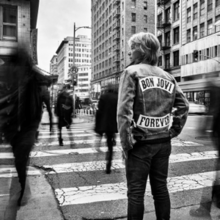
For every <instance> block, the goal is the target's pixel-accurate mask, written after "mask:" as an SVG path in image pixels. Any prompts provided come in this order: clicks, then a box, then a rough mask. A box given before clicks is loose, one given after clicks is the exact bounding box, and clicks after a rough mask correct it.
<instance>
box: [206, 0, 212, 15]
mask: <svg viewBox="0 0 220 220" xmlns="http://www.w3.org/2000/svg"><path fill="white" fill-rule="evenodd" d="M207 11H208V12H209V11H212V0H208V5H207Z"/></svg>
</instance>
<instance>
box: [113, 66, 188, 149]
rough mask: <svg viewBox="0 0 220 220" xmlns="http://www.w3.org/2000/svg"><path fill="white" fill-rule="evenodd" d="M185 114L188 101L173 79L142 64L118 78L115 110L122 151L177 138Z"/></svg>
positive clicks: (163, 72) (159, 70)
mask: <svg viewBox="0 0 220 220" xmlns="http://www.w3.org/2000/svg"><path fill="white" fill-rule="evenodd" d="M174 108H175V109H176V111H175V114H174V116H173V122H172V125H171V126H170V123H171V113H172V110H173V109H174ZM188 110H189V104H188V101H187V99H186V98H185V96H184V94H183V92H182V90H181V89H180V87H179V86H178V84H177V82H176V80H175V78H174V77H173V76H172V75H170V74H169V73H167V72H165V71H164V70H162V69H161V68H159V67H157V66H151V65H148V64H145V63H140V64H137V65H132V66H129V67H127V68H126V69H125V70H124V72H123V73H122V75H121V78H120V85H119V96H118V107H117V120H118V130H119V134H120V139H121V144H122V147H123V149H124V150H125V151H127V150H130V149H132V148H133V144H134V142H135V141H146V142H147V141H154V140H160V139H161V141H162V140H163V139H170V138H172V137H175V136H177V135H179V134H180V132H181V130H182V129H183V126H184V124H185V122H186V119H187V115H188Z"/></svg>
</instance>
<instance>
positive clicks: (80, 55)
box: [56, 35, 91, 85]
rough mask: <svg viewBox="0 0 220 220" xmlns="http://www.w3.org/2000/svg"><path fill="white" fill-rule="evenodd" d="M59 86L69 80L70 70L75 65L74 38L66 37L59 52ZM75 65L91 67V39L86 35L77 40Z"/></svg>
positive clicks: (78, 37)
mask: <svg viewBox="0 0 220 220" xmlns="http://www.w3.org/2000/svg"><path fill="white" fill-rule="evenodd" d="M56 54H57V73H58V84H60V85H63V84H65V83H66V82H67V81H68V79H69V74H68V73H69V68H70V67H71V66H72V65H73V37H66V38H64V40H63V41H62V42H61V44H60V45H59V47H58V49H57V51H56ZM75 65H76V66H77V67H80V66H89V67H90V66H91V39H90V38H88V37H87V36H86V35H78V36H77V37H76V38H75Z"/></svg>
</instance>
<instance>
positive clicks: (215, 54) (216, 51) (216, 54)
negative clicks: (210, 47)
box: [214, 46, 218, 57]
mask: <svg viewBox="0 0 220 220" xmlns="http://www.w3.org/2000/svg"><path fill="white" fill-rule="evenodd" d="M214 51H215V52H214V56H215V57H217V56H218V47H217V46H215V50H214Z"/></svg>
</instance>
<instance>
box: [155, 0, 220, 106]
mask: <svg viewBox="0 0 220 220" xmlns="http://www.w3.org/2000/svg"><path fill="white" fill-rule="evenodd" d="M219 20H220V0H193V1H190V0H182V1H180V0H175V1H173V0H172V1H171V0H157V36H158V38H159V40H160V42H161V56H160V62H159V66H161V67H162V68H164V69H165V70H167V71H168V72H170V73H171V74H172V75H174V77H175V78H176V80H177V81H178V82H179V85H180V87H181V88H182V90H183V91H184V93H185V95H186V97H187V98H188V99H189V100H190V101H194V102H197V103H202V104H207V103H208V102H209V91H208V89H207V87H206V82H207V79H209V78H210V77H216V78H215V81H216V82H220V77H219V76H220V75H219V71H220V59H219V57H220V36H219V35H220V33H219V31H220V25H219V23H218V22H220V21H219Z"/></svg>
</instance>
